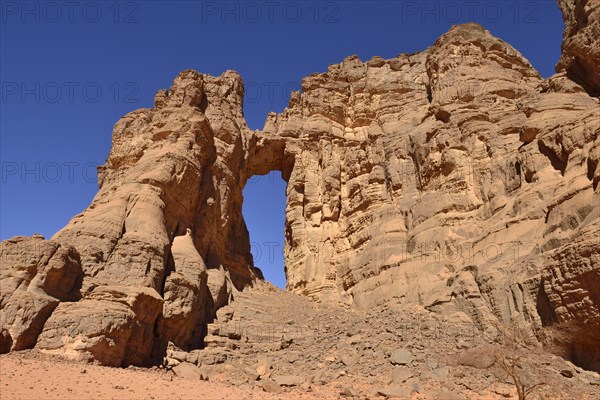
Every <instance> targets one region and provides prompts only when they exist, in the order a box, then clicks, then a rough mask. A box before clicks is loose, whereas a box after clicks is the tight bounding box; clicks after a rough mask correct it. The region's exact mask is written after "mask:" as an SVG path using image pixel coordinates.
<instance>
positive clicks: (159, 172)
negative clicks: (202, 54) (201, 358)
mask: <svg viewBox="0 0 600 400" xmlns="http://www.w3.org/2000/svg"><path fill="white" fill-rule="evenodd" d="M560 4H561V6H562V8H563V12H564V15H565V20H566V23H567V29H566V31H565V41H564V43H563V57H562V58H561V60H560V63H559V66H558V67H557V71H558V73H557V74H556V75H554V76H552V77H551V78H549V79H542V78H541V77H540V75H539V74H538V72H537V71H536V70H535V69H534V68H533V67H532V66H531V65H530V64H529V62H528V61H527V60H526V59H525V58H524V57H523V56H522V55H521V54H519V53H518V52H517V51H516V50H515V49H514V48H512V47H511V46H510V45H508V44H507V43H505V42H503V41H502V40H500V39H498V38H495V37H493V36H492V35H491V34H490V33H489V32H488V31H486V30H484V29H483V28H482V27H480V26H478V25H476V24H466V25H460V26H456V27H453V28H452V29H451V30H450V31H449V32H448V33H446V34H445V35H443V36H442V37H441V38H440V39H439V40H438V41H437V42H436V43H435V44H434V45H433V46H432V47H430V48H428V49H426V50H425V51H423V52H421V53H417V54H411V55H407V54H402V55H399V56H398V57H396V58H393V59H389V60H384V59H382V58H379V57H375V58H373V59H371V60H369V61H367V62H362V61H361V60H360V59H359V58H358V57H356V56H352V57H348V58H346V59H345V60H343V61H342V62H341V63H340V64H337V65H332V66H330V67H329V68H328V70H327V72H325V73H321V74H314V75H311V76H310V77H308V78H305V79H304V80H303V81H302V91H301V92H295V93H292V96H291V99H290V103H289V106H288V108H287V109H286V110H285V111H284V112H283V113H281V114H274V113H273V114H270V115H269V116H268V118H267V121H266V123H265V127H264V129H263V130H262V131H252V130H250V129H249V128H248V127H247V125H246V122H245V120H244V116H243V112H242V106H243V104H242V101H243V94H244V87H243V82H242V79H241V77H240V76H239V75H238V74H237V73H236V72H233V71H227V72H225V73H224V74H222V75H221V76H219V77H212V76H209V75H204V74H200V73H198V72H195V71H191V70H188V71H184V72H182V73H181V74H180V75H179V76H178V77H177V78H176V79H175V81H174V83H173V86H172V87H171V88H170V89H169V90H168V91H166V90H163V91H159V92H158V93H157V94H156V97H155V101H154V103H155V104H154V108H153V109H140V110H137V111H134V112H131V113H129V114H127V115H126V116H125V117H123V118H122V119H121V120H120V121H119V122H117V124H116V125H115V127H114V130H113V143H112V149H111V151H110V154H109V156H108V159H107V161H106V164H105V165H104V166H102V167H100V168H99V186H100V189H99V191H98V194H97V195H96V197H95V198H94V200H93V202H92V204H91V205H90V206H89V207H88V208H87V209H86V210H85V211H84V212H83V213H81V214H79V215H77V216H75V217H74V218H73V219H72V220H71V221H70V222H69V224H68V225H67V226H66V227H64V228H63V229H62V230H61V231H59V232H58V233H57V234H56V235H54V237H52V239H51V240H48V241H45V240H44V239H43V238H39V237H34V238H23V237H17V238H13V239H10V240H7V241H5V242H3V243H2V270H1V272H2V277H1V279H2V297H1V303H0V306H1V310H0V316H1V322H2V331H1V333H0V350H2V351H4V352H5V351H10V350H19V349H23V348H31V347H33V346H35V347H36V348H38V349H40V350H42V351H44V352H48V353H55V354H62V355H65V356H67V357H70V358H74V359H79V360H96V361H99V362H101V363H103V364H106V365H114V366H122V365H129V364H138V365H143V364H147V363H149V362H151V361H152V360H153V359H156V358H160V356H161V354H163V353H164V351H165V349H166V347H167V346H169V345H170V344H169V343H172V345H174V346H176V347H177V348H180V349H183V350H191V349H197V348H200V347H202V341H203V338H204V336H205V334H206V332H205V327H206V324H207V323H209V322H211V321H212V320H213V319H214V318H215V314H216V310H217V309H219V308H220V307H222V306H224V305H226V304H227V303H228V302H229V301H231V300H232V298H233V297H235V295H236V292H238V291H241V290H243V289H244V287H246V286H248V285H252V283H253V282H254V281H256V280H258V279H262V275H261V272H260V270H259V269H258V268H256V267H255V266H254V265H253V260H252V256H251V254H250V243H249V237H248V232H247V229H246V226H245V224H244V220H243V217H242V200H243V199H242V189H243V188H244V186H245V184H246V182H247V180H248V179H249V178H251V177H252V176H253V175H256V174H266V173H268V172H270V171H273V170H280V171H282V174H283V177H284V179H285V180H286V182H287V189H286V197H287V205H286V226H285V266H286V275H287V287H288V289H289V290H291V291H294V292H297V293H301V294H305V295H307V296H311V297H317V298H320V299H322V300H324V301H341V302H346V303H350V304H352V305H353V306H355V307H359V308H366V307H371V306H373V305H380V304H385V303H386V302H388V301H392V300H393V301H395V302H400V303H406V304H418V305H421V306H422V307H424V308H425V309H427V310H429V311H430V312H434V313H437V314H439V315H440V316H441V317H443V318H445V319H448V320H456V321H460V322H469V323H473V324H475V325H476V326H477V327H478V329H480V330H486V329H489V328H490V327H492V326H494V324H495V323H498V322H500V323H515V324H518V325H520V326H522V327H524V329H526V330H529V331H531V332H533V333H534V334H536V335H537V334H538V332H539V330H540V328H541V327H543V326H548V325H553V324H563V323H569V321H579V322H582V321H585V322H589V323H593V322H594V321H598V318H600V312H599V307H600V289H599V288H600V243H599V242H598V235H599V234H600V188H599V187H598V186H599V185H598V184H599V182H600V167H599V166H598V164H599V161H600V139H599V133H600V114H599V107H600V105H599V99H598V98H597V97H594V96H597V94H598V89H599V86H598V70H597V68H598V65H599V64H598V62H597V61H598V60H597V56H598V41H597V40H598V39H597V38H598V35H595V37H594V32H595V30H596V31H597V28H598V21H599V19H598V4H599V2H585V1H560ZM582 15H584V16H585V18H584V17H582ZM581 21H585V25H584V23H583V22H581ZM590 35H591V36H590ZM590 37H592V38H593V39H592V40H591V44H590V40H588V39H586V38H590ZM594 60H595V61H594ZM586 343H587V342H586ZM586 343H580V344H579V347H577V343H576V344H575V345H574V349H575V350H574V351H576V352H577V355H576V356H577V357H580V358H581V357H583V358H582V359H580V360H579V361H580V362H581V363H582V364H584V365H586V366H587V367H589V368H595V369H598V368H600V366H598V365H597V360H598V354H599V349H598V348H597V347H596V348H594V347H593V346H592V347H590V346H589V345H587V344H586ZM577 349H579V350H577ZM594 360H595V361H594Z"/></svg>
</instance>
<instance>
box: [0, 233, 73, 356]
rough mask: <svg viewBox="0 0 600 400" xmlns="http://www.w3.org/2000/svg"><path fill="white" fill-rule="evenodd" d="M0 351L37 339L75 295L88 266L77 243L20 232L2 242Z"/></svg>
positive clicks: (31, 342) (0, 258)
mask: <svg viewBox="0 0 600 400" xmlns="http://www.w3.org/2000/svg"><path fill="white" fill-rule="evenodd" d="M0 260H1V266H0V283H1V290H0V326H1V331H0V353H5V352H8V351H11V350H23V349H28V348H31V347H33V346H34V345H35V343H36V341H37V339H38V335H39V334H40V332H41V331H42V328H43V327H44V324H45V323H46V320H47V319H48V317H50V315H51V314H52V311H53V310H54V309H55V308H56V306H57V305H58V304H59V302H61V301H66V302H69V301H75V300H77V299H78V298H79V289H80V287H81V282H82V279H83V272H82V270H81V265H80V262H79V254H78V253H77V251H75V249H74V248H73V247H71V246H67V245H64V244H60V243H58V242H55V241H52V240H44V238H43V237H42V236H39V235H37V236H33V237H31V238H29V237H24V236H17V237H14V238H12V239H9V240H5V241H3V242H2V244H1V247H0Z"/></svg>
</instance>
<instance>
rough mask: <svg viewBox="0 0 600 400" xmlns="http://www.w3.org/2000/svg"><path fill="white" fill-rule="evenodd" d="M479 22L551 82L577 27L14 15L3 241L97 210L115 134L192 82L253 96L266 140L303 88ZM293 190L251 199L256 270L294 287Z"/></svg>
mask: <svg viewBox="0 0 600 400" xmlns="http://www.w3.org/2000/svg"><path fill="white" fill-rule="evenodd" d="M468 21H475V22H478V23H480V24H482V25H483V26H484V27H485V28H486V29H489V30H490V31H491V32H492V33H493V34H495V35H496V36H498V37H500V38H501V39H503V40H505V41H507V42H509V43H510V44H512V45H513V46H514V47H515V48H516V49H517V50H519V51H520V52H521V53H522V54H523V55H524V56H525V57H527V58H528V59H529V60H530V61H531V62H532V64H533V65H534V66H535V67H536V68H537V69H538V70H539V71H540V72H541V74H542V75H543V76H550V75H551V74H552V73H553V71H554V65H555V64H556V62H557V60H558V58H559V55H560V42H561V35H562V29H563V23H562V18H561V14H560V11H559V9H558V6H557V4H556V1H554V0H541V1H512V0H511V1H446V0H443V1H319V2H316V1H272V2H269V1H258V2H252V1H250V2H226V3H225V2H222V1H151V0H150V1H118V2H115V1H81V2H79V1H73V2H62V1H59V2H42V1H5V0H2V1H0V23H1V26H0V63H1V64H0V67H1V68H0V81H1V84H2V87H1V99H0V107H1V112H0V130H1V138H0V157H1V176H0V184H1V191H0V237H1V239H6V238H9V237H12V236H14V235H31V234H33V233H35V232H40V233H42V234H43V235H44V236H46V237H50V236H51V235H52V234H53V233H55V232H56V231H57V230H59V229H60V228H61V227H62V226H64V225H65V224H66V223H67V221H68V220H69V219H70V218H71V217H72V216H73V215H75V214H77V213H79V212H81V211H82V210H83V209H84V208H86V207H87V206H88V204H89V203H90V201H91V199H92V197H93V196H94V194H95V192H96V190H97V184H96V175H95V166H96V165H99V164H103V163H104V161H105V159H106V156H107V155H108V152H109V149H110V144H111V130H112V126H113V125H114V123H115V122H116V121H117V120H118V119H119V118H120V117H121V116H123V115H124V114H125V113H127V112H129V111H132V110H134V109H137V108H140V107H151V106H152V101H153V97H154V93H155V92H156V91H157V90H159V89H162V88H168V87H169V86H170V84H171V81H172V79H173V78H174V77H175V76H176V75H177V74H178V73H179V72H180V71H182V70H184V69H188V68H193V69H196V70H198V71H200V72H203V73H209V74H212V75H219V74H221V73H222V72H223V71H225V70H227V69H234V70H237V71H238V72H239V73H240V74H241V75H242V77H243V78H244V80H245V82H246V86H247V88H246V101H245V105H244V112H245V116H246V119H247V121H248V124H249V126H250V127H251V128H255V129H260V128H262V126H263V123H264V120H265V117H266V115H267V113H268V112H269V111H276V112H280V111H282V110H283V108H284V107H285V106H286V105H287V101H288V98H287V96H288V93H289V91H290V90H292V89H297V88H299V85H300V80H301V79H302V77H304V76H307V75H309V74H311V73H313V72H322V71H325V70H326V69H327V66H328V65H329V64H332V63H338V62H340V61H341V60H342V59H343V58H345V57H346V56H348V55H351V54H358V55H359V56H360V57H361V59H363V60H367V59H369V58H371V57H372V56H375V55H379V56H382V57H384V58H391V57H394V56H396V55H398V54H400V53H405V52H406V53H409V52H415V51H420V50H423V49H424V48H426V47H428V46H430V45H431V44H432V43H433V42H434V41H435V40H436V39H437V38H438V37H439V36H440V35H441V34H443V33H444V32H446V31H447V30H448V29H449V28H450V26H452V25H454V24H456V23H461V22H468ZM284 193H285V183H284V182H283V181H282V180H281V177H280V175H279V174H278V173H273V174H271V175H269V176H266V177H260V178H256V179H253V180H252V181H251V182H250V183H249V184H248V185H247V186H246V189H245V190H244V199H245V200H244V215H245V217H246V221H247V225H248V228H249V230H250V240H251V241H252V243H253V246H252V247H253V250H252V251H253V254H255V258H256V264H257V265H258V266H259V267H261V268H262V269H263V271H264V273H265V276H266V277H267V279H268V280H271V281H272V282H274V283H275V284H277V285H278V286H284V285H285V277H284V272H283V255H282V249H283V224H284V209H285V197H284Z"/></svg>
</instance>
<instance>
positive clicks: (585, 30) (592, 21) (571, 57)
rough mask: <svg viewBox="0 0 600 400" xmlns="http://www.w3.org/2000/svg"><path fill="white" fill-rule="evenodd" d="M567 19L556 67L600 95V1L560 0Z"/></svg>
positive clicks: (591, 91)
mask: <svg viewBox="0 0 600 400" xmlns="http://www.w3.org/2000/svg"><path fill="white" fill-rule="evenodd" d="M558 3H559V5H560V8H561V10H562V13H563V19H564V21H565V32H564V38H563V44H562V56H561V58H560V62H559V63H558V65H557V68H556V71H557V72H561V71H566V72H567V75H568V76H569V78H571V79H572V80H573V81H575V82H577V83H579V84H580V85H582V86H583V87H584V88H585V89H586V90H587V91H588V93H590V94H591V95H592V96H600V43H599V42H598V37H599V36H600V1H599V0H559V1H558Z"/></svg>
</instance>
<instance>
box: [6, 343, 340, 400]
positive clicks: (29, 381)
mask: <svg viewBox="0 0 600 400" xmlns="http://www.w3.org/2000/svg"><path fill="white" fill-rule="evenodd" d="M332 389H333V388H327V387H323V388H317V391H315V392H309V393H302V392H300V391H298V392H296V391H289V392H285V393H283V394H280V395H275V394H270V393H265V392H264V391H263V390H262V389H261V388H259V387H253V386H250V385H246V386H245V387H239V388H238V387H233V386H230V385H225V384H221V383H218V382H205V381H192V380H186V379H182V378H179V377H176V376H173V374H172V373H170V372H167V371H164V370H158V369H139V368H129V369H123V368H110V367H101V366H96V365H83V364H76V363H70V362H65V361H60V360H55V359H51V358H48V357H44V356H42V355H39V354H33V353H23V352H17V353H10V354H4V355H1V356H0V399H2V400H8V399H23V400H33V399H44V400H46V399H60V400H63V399H64V400H67V399H68V400H70V399H90V400H92V399H93V400H104V399H157V400H158V399H207V400H208V399H232V400H233V399H235V400H241V399H257V400H258V399H265V400H270V399H290V398H291V399H306V400H312V399H326V398H337V397H338V396H336V395H334V394H333V393H332V392H331V390H332Z"/></svg>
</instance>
